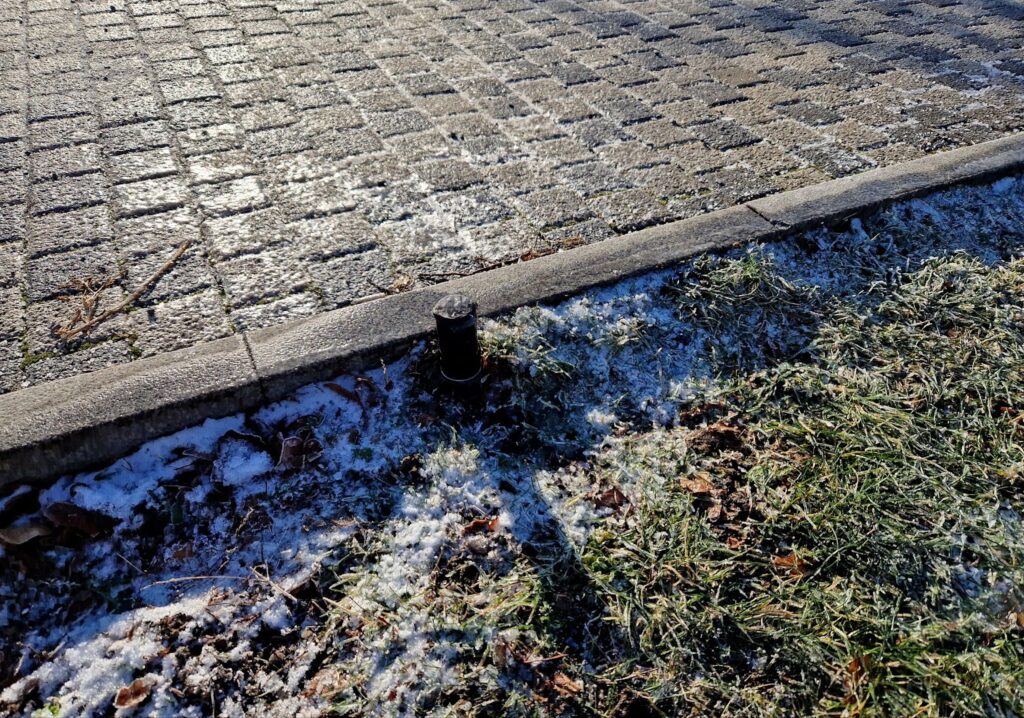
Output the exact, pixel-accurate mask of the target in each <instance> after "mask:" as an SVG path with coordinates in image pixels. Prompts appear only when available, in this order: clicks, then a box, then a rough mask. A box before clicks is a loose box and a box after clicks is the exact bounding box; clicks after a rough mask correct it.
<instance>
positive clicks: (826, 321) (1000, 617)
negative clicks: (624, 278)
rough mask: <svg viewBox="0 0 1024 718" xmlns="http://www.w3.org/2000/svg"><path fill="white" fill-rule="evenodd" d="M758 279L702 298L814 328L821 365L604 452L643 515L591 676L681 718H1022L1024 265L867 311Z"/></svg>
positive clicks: (951, 274) (602, 564)
mask: <svg viewBox="0 0 1024 718" xmlns="http://www.w3.org/2000/svg"><path fill="white" fill-rule="evenodd" d="M751 261H752V260H751V259H749V258H747V259H744V260H739V261H738V262H737V263H735V264H733V265H732V266H730V264H729V263H725V264H723V265H721V266H719V267H718V268H717V269H716V270H712V272H711V275H710V276H707V275H705V276H703V277H701V280H700V281H698V282H693V283H691V284H690V285H689V289H688V291H687V293H686V296H687V298H688V299H703V298H704V295H705V292H706V293H707V299H708V300H709V301H708V302H707V303H703V304H702V306H703V307H704V308H703V310H702V311H703V312H704V315H705V317H707V318H709V319H710V320H711V321H718V319H719V317H718V316H717V313H716V311H715V310H712V309H709V308H708V307H714V306H718V307H720V310H719V311H725V310H726V309H727V308H728V307H733V308H736V307H737V306H742V305H745V304H746V305H749V304H750V303H751V302H755V303H757V304H761V303H766V304H767V305H768V306H771V307H772V308H773V310H775V311H794V312H796V314H797V315H798V316H800V315H804V314H805V313H814V314H816V315H818V316H820V317H821V320H822V323H821V326H820V327H819V329H818V330H817V332H816V334H817V336H816V338H815V340H814V342H813V346H812V347H810V349H809V350H808V351H809V352H810V354H811V355H812V358H810V359H808V360H806V361H802V362H781V363H779V364H777V365H774V366H771V367H770V368H766V369H762V370H758V371H751V372H743V371H738V372H736V373H735V374H734V375H733V376H731V377H729V378H728V379H727V380H726V381H725V382H723V384H722V385H721V386H720V388H719V389H718V390H717V391H716V392H715V394H714V395H711V396H705V397H703V398H702V399H701V400H700V401H699V402H697V403H695V404H694V406H693V407H691V411H696V413H697V415H698V416H699V417H700V422H699V425H698V426H696V427H689V426H687V425H686V424H685V423H684V424H683V425H682V426H679V427H677V428H674V429H672V430H669V431H656V432H652V433H641V434H638V435H635V436H631V437H629V439H628V440H627V441H626V442H625V444H624V445H623V446H622V447H621V448H618V449H616V450H615V451H613V452H611V453H609V454H607V455H605V456H603V457H602V467H601V469H600V471H603V472H606V473H607V474H608V475H609V476H610V477H611V478H612V480H618V479H619V478H620V477H622V476H624V475H626V476H629V478H630V480H629V481H628V482H625V483H626V484H629V485H631V487H632V488H629V489H626V488H624V492H625V493H626V495H627V496H628V497H629V500H630V505H631V511H629V512H627V513H624V514H621V515H619V516H616V517H613V518H610V519H608V520H607V521H606V525H605V526H604V527H603V530H601V531H599V532H597V533H596V534H595V536H594V538H593V539H592V540H591V542H590V543H589V544H588V545H587V547H586V548H585V550H584V551H583V555H582V560H583V565H584V566H585V567H586V570H587V572H588V574H589V576H590V578H591V579H592V581H593V583H594V584H595V585H596V586H597V587H598V594H599V596H600V597H601V600H602V601H603V602H604V603H605V605H606V606H607V611H608V613H607V620H608V621H609V622H610V623H611V624H613V625H614V626H615V628H616V629H617V630H618V632H619V635H620V636H621V637H622V640H623V641H624V643H625V646H626V648H625V649H622V650H621V651H620V655H621V656H622V659H621V660H614V661H609V662H607V663H606V664H605V665H602V666H601V668H600V669H599V670H598V671H596V672H595V675H594V676H593V678H592V680H593V681H594V682H595V683H597V684H602V685H607V686H609V687H610V688H609V692H610V694H611V696H613V697H614V696H616V695H625V694H626V693H627V692H632V693H634V694H638V695H642V696H644V697H645V699H644V700H645V701H649V702H650V705H652V706H656V707H657V708H658V709H659V710H661V711H663V712H665V713H666V714H668V715H681V714H690V713H695V714H705V713H712V712H713V713H714V714H717V715H735V716H740V715H742V716H747V715H749V716H761V715H787V714H793V713H799V714H820V715H865V716H867V715H899V716H904V715H907V716H909V715H928V716H930V715H1013V714H1014V713H1013V711H1014V710H1016V709H1019V707H1020V706H1021V705H1022V704H1024V685H1022V680H1024V651H1022V647H1021V644H1020V638H1021V625H1020V624H1019V623H1018V621H1019V620H1020V618H1024V616H1021V614H1020V613H1019V612H1020V611H1021V610H1022V604H1024V592H1022V590H1021V579H1022V578H1024V569H1022V560H1024V529H1022V526H1021V523H1020V518H1019V516H1017V514H1016V513H1015V510H1019V508H1020V503H1019V499H1020V490H1021V481H1022V477H1021V472H1022V468H1024V449H1022V439H1024V427H1022V421H1021V419H1022V416H1024V415H1022V413H1021V411H1022V410H1024V329H1022V328H1024V262H1022V261H1020V260H1016V261H1011V262H1009V263H1006V264H1005V265H999V266H996V267H992V268H990V267H986V266H984V265H983V264H981V263H980V262H979V261H977V260H976V259H973V258H971V257H969V256H967V255H955V256H952V257H949V258H946V259H941V260H934V261H930V262H928V263H927V264H926V265H925V266H924V267H923V268H922V269H920V270H919V271H917V272H914V273H912V274H909V275H908V276H907V277H906V279H905V281H904V282H903V283H902V284H901V285H900V286H899V287H898V288H897V289H895V291H893V292H892V293H891V295H890V296H889V297H888V298H886V299H885V300H884V301H881V302H880V303H878V305H877V307H875V308H874V309H871V310H869V311H864V309H863V307H857V306H855V305H850V304H846V303H841V302H835V303H832V304H830V305H828V306H823V305H822V303H821V302H820V301H819V299H818V298H816V297H811V298H809V299H808V300H807V301H803V302H799V301H794V299H793V297H794V295H795V294H797V293H795V292H793V291H792V288H791V287H787V286H786V284H785V283H784V282H783V281H781V280H780V279H779V278H765V277H764V276H761V273H762V272H770V271H771V270H770V267H764V266H762V267H752V266H750V262H751ZM737 279H739V280H740V281H739V283H740V284H746V285H747V286H748V287H752V288H751V289H750V291H745V292H743V291H741V292H722V291H720V290H721V288H722V287H723V286H725V287H731V286H735V281H734V280H737ZM780 288H781V291H780ZM780 295H781V296H780ZM723 302H724V303H725V305H726V308H721V304H722V303H723ZM748 308H749V307H748ZM805 318H806V317H805ZM683 414H684V416H685V415H686V412H685V411H684V412H683ZM695 445H696V446H697V447H698V448H697V449H695V448H694V446H695ZM594 649H595V650H596V651H597V652H598V653H601V652H602V649H601V647H598V646H595V647H594ZM598 702H599V704H602V703H603V704H604V705H601V706H600V708H601V710H604V709H606V708H608V707H609V703H608V701H607V700H599V701H598ZM599 712H600V711H599Z"/></svg>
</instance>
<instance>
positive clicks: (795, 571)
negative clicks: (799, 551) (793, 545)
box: [772, 552, 811, 578]
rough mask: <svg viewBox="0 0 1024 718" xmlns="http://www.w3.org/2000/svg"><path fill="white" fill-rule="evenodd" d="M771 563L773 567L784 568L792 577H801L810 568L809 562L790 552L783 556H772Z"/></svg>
mask: <svg viewBox="0 0 1024 718" xmlns="http://www.w3.org/2000/svg"><path fill="white" fill-rule="evenodd" d="M772 565H773V566H775V568H781V569H786V570H788V571H789V573H790V575H791V576H793V578H801V577H803V576H805V575H806V574H807V572H808V571H810V570H811V564H809V563H808V562H807V561H805V560H804V559H802V558H800V557H799V556H797V555H796V553H795V552H790V553H788V554H786V555H785V556H772Z"/></svg>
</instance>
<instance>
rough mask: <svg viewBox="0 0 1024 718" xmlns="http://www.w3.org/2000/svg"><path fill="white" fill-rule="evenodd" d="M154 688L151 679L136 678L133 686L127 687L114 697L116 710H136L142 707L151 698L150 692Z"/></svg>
mask: <svg viewBox="0 0 1024 718" xmlns="http://www.w3.org/2000/svg"><path fill="white" fill-rule="evenodd" d="M152 687H153V681H152V679H151V678H146V677H143V678H136V679H135V680H134V681H132V683H131V685H129V686H125V687H124V688H122V689H120V690H119V691H118V692H117V696H115V697H114V707H115V708H134V707H135V706H137V705H141V704H142V703H143V702H145V700H146V699H147V698H149V691H150V689H152Z"/></svg>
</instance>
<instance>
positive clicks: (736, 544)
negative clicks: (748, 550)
mask: <svg viewBox="0 0 1024 718" xmlns="http://www.w3.org/2000/svg"><path fill="white" fill-rule="evenodd" d="M725 545H726V546H727V547H728V548H730V549H732V550H733V551H736V550H737V549H739V548H742V547H743V539H741V538H738V537H736V536H730V537H729V538H727V539H726V540H725Z"/></svg>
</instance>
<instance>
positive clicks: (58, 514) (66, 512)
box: [43, 501, 118, 538]
mask: <svg viewBox="0 0 1024 718" xmlns="http://www.w3.org/2000/svg"><path fill="white" fill-rule="evenodd" d="M43 516H45V517H46V518H47V519H49V521H50V522H51V523H52V524H53V525H54V526H58V527H60V528H68V529H73V530H75V531H78V532H80V533H83V534H85V535H86V536H89V537H90V538H93V537H96V536H99V535H100V534H104V533H107V532H108V531H110V530H111V529H112V528H114V527H115V526H116V525H117V524H118V520H117V519H115V518H112V517H110V516H107V515H106V514H101V513H100V512H99V511H93V510H92V509H83V508H82V507H81V506H75V505H74V504H69V503H67V502H64V501H58V502H57V503H53V504H50V505H49V506H45V507H43Z"/></svg>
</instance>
